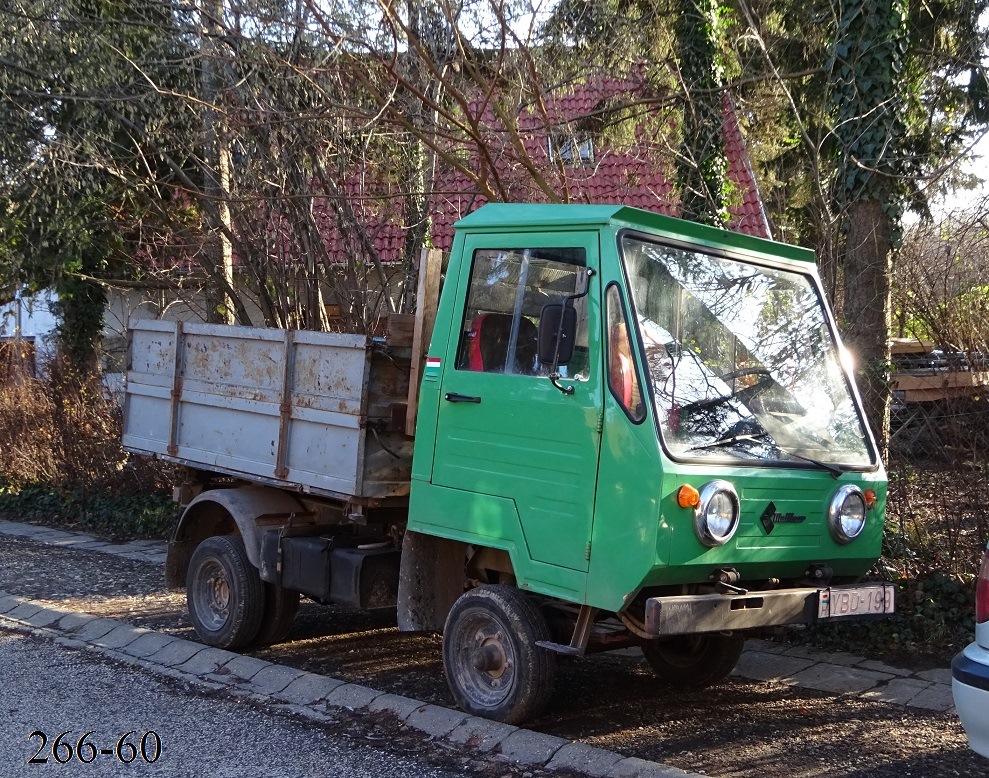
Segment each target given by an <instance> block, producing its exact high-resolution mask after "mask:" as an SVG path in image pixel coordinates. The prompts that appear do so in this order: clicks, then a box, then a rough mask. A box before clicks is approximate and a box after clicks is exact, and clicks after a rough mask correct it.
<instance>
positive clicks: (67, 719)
mask: <svg viewBox="0 0 989 778" xmlns="http://www.w3.org/2000/svg"><path fill="white" fill-rule="evenodd" d="M0 666H2V667H3V668H4V674H5V675H4V685H3V693H2V695H0V698H2V703H0V713H2V714H3V721H2V722H0V772H2V774H3V775H4V776H5V778H15V777H21V776H23V777H24V778H27V776H37V775H43V774H47V773H50V772H51V771H52V770H54V771H55V772H56V773H59V774H68V775H73V776H96V775H100V776H133V775H142V776H145V775H147V776H168V777H169V778H179V777H181V776H189V777H190V778H192V777H193V776H202V775H209V776H211V777H212V778H243V777H244V776H262V775H263V776H266V778H274V777H275V776H303V775H324V774H327V773H328V774H331V775H333V776H334V778H457V777H458V776H461V775H463V774H464V772H465V770H464V768H465V767H467V768H468V769H469V770H470V771H471V772H472V773H473V772H474V769H476V767H477V766H476V765H475V764H473V763H469V764H467V765H465V764H462V763H461V760H460V759H449V760H447V762H448V763H447V764H446V765H444V766H443V767H437V766H435V765H433V764H430V763H429V762H428V761H426V760H425V759H424V758H423V756H422V755H421V754H419V755H416V754H412V753H405V754H401V753H398V754H396V753H395V752H394V751H393V750H391V749H387V750H386V749H383V748H382V747H381V744H378V745H377V746H375V745H369V744H367V743H364V742H360V741H359V740H355V739H354V738H352V737H350V736H349V735H348V732H347V730H348V727H347V726H346V722H344V723H343V725H342V726H340V725H334V726H332V727H326V726H320V725H314V724H313V723H312V722H309V721H306V722H301V721H295V720H293V719H292V718H290V717H287V716H277V717H272V716H270V715H267V714H266V713H265V712H264V711H260V710H256V709H254V708H253V707H252V706H250V705H245V704H243V703H241V702H235V701H233V700H229V699H204V698H203V697H202V695H198V694H189V693H186V692H185V691H184V690H183V689H182V688H181V685H180V684H176V683H174V682H169V681H167V680H161V679H157V678H153V677H149V676H148V674H147V673H144V672H141V671H140V670H137V669H135V668H134V667H131V666H128V665H123V664H120V663H117V662H114V661H112V660H109V659H107V658H106V657H103V656H100V655H98V654H93V653H90V652H82V651H76V650H72V649H67V648H64V647H61V646H56V645H53V644H51V643H48V642H45V641H41V640H38V639H35V638H33V637H30V636H26V635H21V634H18V633H13V632H7V631H6V630H4V629H2V628H0ZM54 668H57V672H53V669H54ZM122 697H123V698H126V700H127V702H126V704H125V705H121V704H120V699H121V698H122ZM66 730H68V731H69V736H67V737H66V738H65V740H64V741H63V743H68V744H70V745H73V746H74V745H75V744H76V743H77V742H78V741H79V739H80V738H81V736H82V735H83V733H86V732H90V733H91V734H90V735H89V736H88V737H87V739H86V742H87V743H90V744H92V745H93V746H94V747H95V748H97V749H98V751H97V752H95V753H92V754H91V755H90V754H88V752H86V751H85V750H84V751H82V760H91V761H89V762H88V763H85V762H84V761H81V760H80V758H79V757H78V755H76V756H73V755H71V754H70V756H69V757H68V758H67V759H66V757H65V756H64V755H65V753H66V750H65V748H64V746H60V747H59V749H58V751H57V752H55V753H53V748H54V740H55V738H56V737H57V736H58V735H59V733H61V732H64V731H66ZM148 731H152V732H154V733H155V734H156V735H158V738H159V740H158V743H159V744H160V752H159V751H158V750H157V748H156V745H155V742H154V741H153V740H151V739H148V740H146V741H145V744H146V745H147V747H148V749H149V750H147V751H145V752H144V756H148V758H149V759H150V760H151V761H150V763H149V762H148V761H146V760H145V758H144V756H142V755H141V754H140V753H139V754H137V755H135V757H134V760H133V761H132V762H130V763H123V762H122V761H121V760H120V759H118V758H116V755H115V754H113V753H102V750H103V749H106V750H112V749H113V747H114V745H115V744H116V743H117V742H118V741H119V740H121V739H122V737H123V736H124V735H125V733H127V732H134V734H133V735H132V736H131V737H129V738H128V739H126V740H125V741H124V742H125V743H131V744H133V745H134V746H135V747H139V744H140V743H141V741H142V738H143V737H145V733H146V732H148ZM36 732H41V733H44V735H45V738H44V739H42V737H41V736H39V735H37V734H36V735H35V736H34V737H30V735H31V733H36ZM43 746H44V747H43ZM124 748H125V750H124V752H123V753H124V759H126V758H127V757H128V753H127V751H126V746H125V747H124ZM56 756H57V757H58V758H62V759H63V760H65V764H64V765H63V764H58V763H56V762H55V758H56ZM32 758H36V759H47V763H45V764H37V763H35V764H29V760H30V759H32ZM481 769H482V770H484V766H482V767H481ZM503 773H504V768H503V767H502V768H500V769H499V770H498V771H497V772H493V773H491V772H488V773H487V774H488V775H489V776H490V778H498V776H500V775H502V774H503Z"/></svg>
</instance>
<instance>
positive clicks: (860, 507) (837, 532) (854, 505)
mask: <svg viewBox="0 0 989 778" xmlns="http://www.w3.org/2000/svg"><path fill="white" fill-rule="evenodd" d="M865 518H866V507H865V495H864V494H862V490H861V489H859V488H858V487H857V486H855V485H854V484H845V485H844V486H842V487H841V488H840V489H838V491H837V492H835V493H834V497H832V498H831V505H830V506H829V507H828V529H829V530H830V531H831V537H833V538H834V539H835V542H837V543H851V542H852V541H853V540H855V538H857V537H858V536H859V535H861V534H862V530H864V529H865Z"/></svg>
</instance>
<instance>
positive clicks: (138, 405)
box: [123, 320, 176, 455]
mask: <svg viewBox="0 0 989 778" xmlns="http://www.w3.org/2000/svg"><path fill="white" fill-rule="evenodd" d="M175 332H176V324H175V323H174V322H167V321H144V320H142V321H136V322H134V323H133V324H132V327H131V332H130V343H129V347H128V355H127V392H126V395H125V401H124V434H123V444H124V448H125V449H127V450H128V451H138V452H141V453H151V454H160V455H164V454H166V453H167V449H168V442H169V437H170V433H171V405H172V402H171V392H172V386H173V377H174V374H175V343H176V337H175Z"/></svg>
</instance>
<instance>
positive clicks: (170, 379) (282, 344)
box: [123, 320, 412, 500]
mask: <svg viewBox="0 0 989 778" xmlns="http://www.w3.org/2000/svg"><path fill="white" fill-rule="evenodd" d="M409 357H410V350H409V349H401V348H389V347H388V346H386V345H385V343H384V342H383V341H382V340H380V339H372V338H368V337H366V336H364V335H342V334H338V333H327V332H303V331H290V330H277V329H261V328H252V327H234V326H228V325H216V324H184V323H182V322H168V321H155V320H137V321H133V322H131V324H130V328H129V344H128V363H127V390H126V395H125V402H124V435H123V443H124V448H125V449H127V450H128V451H132V452H135V453H138V454H146V455H154V456H157V457H158V458H161V459H165V460H168V461H171V462H177V463H180V464H183V465H187V466H190V467H194V468H198V469H202V470H208V471H212V472H217V473H222V474H227V475H233V476H240V477H243V478H245V479H248V480H251V481H257V482H261V483H268V484H275V485H279V486H283V487H286V488H290V489H296V490H299V491H303V492H309V493H312V494H319V495H325V496H330V497H336V498H340V499H346V500H351V499H358V500H375V499H382V498H401V497H404V496H406V495H408V492H409V477H410V473H411V466H412V440H411V438H409V437H407V436H406V435H404V434H403V432H401V431H400V430H402V428H403V427H404V423H405V415H404V404H405V403H406V400H407V396H408V386H409V369H408V366H409Z"/></svg>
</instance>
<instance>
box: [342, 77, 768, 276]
mask: <svg viewBox="0 0 989 778" xmlns="http://www.w3.org/2000/svg"><path fill="white" fill-rule="evenodd" d="M637 91H639V92H641V88H640V85H639V83H638V82H636V81H635V80H634V79H631V78H625V79H619V78H613V77H601V78H599V79H596V80H594V81H590V82H585V83H580V84H575V85H571V86H570V87H569V88H567V89H566V90H558V91H557V92H554V93H552V94H550V95H549V96H548V97H545V98H544V101H543V105H544V108H545V115H541V114H540V113H539V112H537V111H536V110H534V109H533V108H532V107H526V108H523V109H522V110H521V111H520V112H519V134H520V136H521V137H522V140H523V145H524V148H525V151H526V153H527V155H528V157H529V159H530V160H531V161H532V162H533V163H535V164H536V165H538V166H539V170H540V173H541V174H542V175H544V176H545V178H546V179H547V181H548V182H549V183H550V184H552V185H553V186H554V189H555V191H556V193H557V196H558V197H559V198H560V199H565V200H569V201H570V202H579V203H600V204H624V205H630V206H635V207H637V208H643V209H646V210H650V211H655V212H658V213H663V214H666V215H670V216H677V215H678V209H677V204H676V193H675V191H674V189H673V184H672V183H671V177H672V176H673V175H674V173H673V170H672V166H671V164H670V163H669V162H668V160H669V154H666V155H665V159H664V155H663V152H662V149H661V148H660V146H659V145H658V144H657V143H654V142H652V143H650V142H647V141H646V140H644V139H643V138H642V137H641V133H639V135H640V137H639V139H638V140H637V142H636V143H635V144H633V145H632V146H631V147H623V148H621V149H609V148H602V147H601V146H600V144H599V142H598V141H597V140H595V144H594V146H595V147H594V160H593V163H592V164H586V165H576V166H570V165H568V166H567V167H566V168H565V169H564V175H565V178H564V177H561V176H560V174H559V171H558V169H557V166H556V163H555V162H554V161H551V160H550V157H549V148H548V136H549V133H550V132H551V131H552V128H564V127H567V126H568V125H571V124H575V123H578V124H579V123H583V122H587V121H588V120H589V119H592V118H593V117H594V116H595V115H597V114H600V113H601V112H602V110H603V108H604V106H605V105H606V102H607V101H608V100H609V99H613V98H616V97H619V96H621V95H627V94H629V93H633V94H634V93H636V92H637ZM470 111H471V113H472V115H474V116H475V117H476V118H477V120H478V122H477V123H478V126H480V127H488V128H492V127H497V126H498V123H497V120H496V118H495V114H494V111H493V110H492V108H491V106H490V105H481V104H480V101H479V100H478V101H474V103H472V104H471V105H470ZM723 131H724V136H725V151H726V156H727V157H728V163H729V177H730V178H731V180H732V181H733V182H734V184H735V186H736V187H737V188H738V190H739V191H740V192H741V204H740V205H738V206H736V207H734V208H732V209H731V212H732V214H733V216H734V220H733V222H732V223H731V224H730V225H729V226H730V228H731V229H733V230H736V231H738V232H742V233H746V234H748V235H755V236H759V237H764V238H768V237H770V230H769V224H768V221H767V219H766V215H765V211H764V210H763V206H762V201H761V198H760V195H759V190H758V187H757V185H756V181H755V177H754V174H753V172H752V168H751V165H750V163H749V159H748V154H747V152H746V149H745V140H744V138H743V137H742V132H741V129H740V127H739V124H738V120H737V117H736V114H735V108H734V104H733V102H732V100H731V98H730V97H729V96H728V95H727V94H726V95H725V97H724V101H723ZM490 135H491V137H490V139H489V141H488V144H487V147H488V150H489V153H492V154H497V156H496V157H495V167H496V170H495V171H494V173H493V174H492V175H491V177H492V178H495V177H496V178H497V179H498V181H499V182H500V183H501V184H502V188H503V190H504V194H505V195H506V196H505V198H504V199H506V200H508V201H512V202H545V201H547V199H548V198H547V197H546V195H545V193H543V192H542V191H541V190H540V189H539V188H538V187H537V186H536V185H535V183H534V182H533V180H532V176H531V175H530V174H529V173H528V172H527V171H526V170H525V169H524V167H523V165H522V164H521V162H520V158H519V155H518V153H517V152H515V151H514V150H513V149H511V146H510V144H509V143H507V142H506V138H505V137H503V136H504V135H505V133H501V134H500V136H499V134H496V133H494V132H492V133H491V134H490ZM471 160H472V163H473V164H475V165H477V164H478V154H477V153H475V154H473V155H472V157H471ZM353 185H354V186H356V182H355V183H354V184H353ZM486 202H487V199H486V198H485V197H484V196H482V195H480V194H478V187H477V185H476V184H475V183H474V182H473V181H472V180H471V179H470V178H469V177H468V176H467V175H465V174H464V173H462V172H460V171H458V170H456V169H454V168H453V167H452V166H449V165H446V166H440V167H438V170H437V175H436V178H435V180H434V182H433V191H432V193H431V196H430V202H429V209H428V210H429V213H430V216H431V222H432V224H431V228H432V229H431V233H432V235H431V238H432V245H433V246H434V247H435V248H439V249H443V250H448V249H449V248H450V245H451V242H452V240H453V223H454V222H455V221H457V219H459V218H460V217H461V216H464V215H465V214H467V213H469V212H471V211H473V210H476V209H477V208H479V207H480V206H481V205H483V204H484V203H486ZM379 207H380V206H379ZM389 210H390V211H391V212H392V213H393V214H394V215H395V216H398V218H394V217H393V218H387V217H386V216H384V214H383V213H382V212H381V211H380V210H379V211H378V213H377V214H376V215H375V214H372V213H370V212H368V213H367V214H366V216H367V218H368V220H369V221H368V222H367V223H368V224H371V225H373V229H372V235H373V237H374V247H375V250H376V251H377V253H378V254H379V256H380V258H381V259H382V260H383V261H385V262H394V261H398V260H400V259H401V255H402V250H403V248H404V245H405V228H404V226H403V225H402V223H401V218H400V214H401V211H402V206H401V196H400V194H399V193H395V194H394V200H393V201H392V203H391V207H390V208H389ZM322 217H323V218H322V222H323V224H325V225H326V229H325V231H324V235H325V238H326V243H327V248H328V250H329V251H330V253H331V256H334V257H338V258H340V259H343V258H344V256H346V255H347V250H346V242H345V241H343V239H342V238H341V236H340V233H339V231H338V230H337V227H336V225H335V224H334V223H333V221H332V219H331V218H330V217H329V216H328V215H327V214H326V212H325V210H323V213H322Z"/></svg>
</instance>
